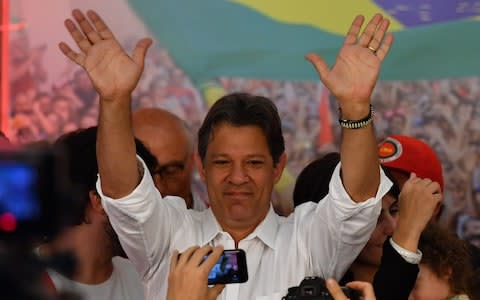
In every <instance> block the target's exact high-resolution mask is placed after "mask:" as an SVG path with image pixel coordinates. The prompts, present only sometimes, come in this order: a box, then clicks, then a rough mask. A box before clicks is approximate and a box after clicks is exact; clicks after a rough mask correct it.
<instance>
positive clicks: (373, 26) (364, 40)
mask: <svg viewBox="0 0 480 300" xmlns="http://www.w3.org/2000/svg"><path fill="white" fill-rule="evenodd" d="M382 19H383V17H382V15H381V14H375V16H373V18H371V19H370V22H368V24H367V27H366V28H365V30H364V31H363V33H362V34H361V35H360V39H359V40H358V44H359V45H360V46H363V47H367V46H368V44H369V43H370V41H371V40H372V37H373V35H374V34H375V32H376V31H377V27H378V25H379V24H380V22H381V21H382Z"/></svg>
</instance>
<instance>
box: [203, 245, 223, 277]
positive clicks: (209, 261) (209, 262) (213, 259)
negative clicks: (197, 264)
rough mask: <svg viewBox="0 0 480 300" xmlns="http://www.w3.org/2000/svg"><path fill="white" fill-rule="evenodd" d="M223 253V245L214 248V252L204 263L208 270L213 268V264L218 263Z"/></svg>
mask: <svg viewBox="0 0 480 300" xmlns="http://www.w3.org/2000/svg"><path fill="white" fill-rule="evenodd" d="M222 254H223V247H222V246H217V247H215V248H213V251H212V253H210V255H209V256H208V258H207V259H206V260H205V261H204V262H203V263H202V267H203V268H205V269H206V270H208V272H210V270H211V269H212V268H213V266H214V265H215V264H216V263H217V261H218V260H219V259H220V257H221V256H222Z"/></svg>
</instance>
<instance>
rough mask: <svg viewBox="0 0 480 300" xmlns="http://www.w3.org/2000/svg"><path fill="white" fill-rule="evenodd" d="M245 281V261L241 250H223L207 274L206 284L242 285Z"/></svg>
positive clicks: (246, 276) (246, 273)
mask: <svg viewBox="0 0 480 300" xmlns="http://www.w3.org/2000/svg"><path fill="white" fill-rule="evenodd" d="M247 280H248V272H247V261H246V258H245V251H243V250H242V249H235V250H224V251H223V254H222V256H221V257H220V259H219V260H218V261H217V263H216V264H215V265H214V266H213V268H212V270H211V271H210V273H209V274H208V284H217V283H220V284H229V283H242V282H246V281H247Z"/></svg>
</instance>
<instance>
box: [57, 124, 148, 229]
mask: <svg viewBox="0 0 480 300" xmlns="http://www.w3.org/2000/svg"><path fill="white" fill-rule="evenodd" d="M96 142H97V127H96V126H94V127H90V128H86V129H79V130H76V131H72V132H69V133H66V134H64V135H62V136H60V137H59V138H58V139H57V140H56V141H55V142H54V144H53V148H54V149H55V150H57V151H59V152H61V153H63V155H64V157H65V162H66V165H67V174H68V177H69V178H68V179H69V181H70V183H71V186H72V195H71V196H72V199H73V201H74V202H75V204H76V205H77V206H76V210H75V211H74V212H73V220H71V221H72V222H71V223H70V224H71V225H80V224H82V223H84V222H85V212H86V208H87V206H88V203H89V196H88V193H89V192H90V191H96V187H95V183H96V181H97V174H98V165H97V156H96ZM135 144H136V148H137V154H138V155H139V156H140V157H141V158H142V159H143V160H144V162H145V164H146V165H147V168H148V169H149V170H150V171H152V170H153V169H154V168H155V167H156V165H157V160H156V159H155V157H154V156H153V155H152V154H151V153H150V152H149V151H148V150H147V148H146V147H145V146H144V145H143V144H142V143H141V142H140V141H139V140H137V139H135Z"/></svg>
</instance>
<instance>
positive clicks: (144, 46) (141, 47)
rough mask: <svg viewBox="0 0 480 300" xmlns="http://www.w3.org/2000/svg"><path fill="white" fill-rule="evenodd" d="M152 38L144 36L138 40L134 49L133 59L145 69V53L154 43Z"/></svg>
mask: <svg viewBox="0 0 480 300" xmlns="http://www.w3.org/2000/svg"><path fill="white" fill-rule="evenodd" d="M152 42H153V41H152V39H150V38H144V39H141V40H140V41H138V43H137V45H136V46H135V49H134V50H133V55H132V60H133V61H134V62H135V63H136V64H137V65H139V66H140V67H141V68H142V69H143V63H144V61H145V55H146V54H147V50H148V48H149V47H150V45H152Z"/></svg>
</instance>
